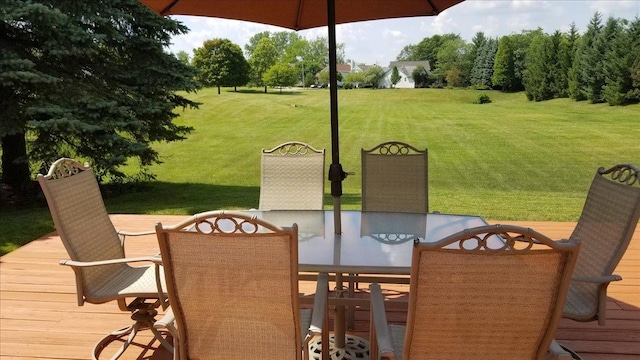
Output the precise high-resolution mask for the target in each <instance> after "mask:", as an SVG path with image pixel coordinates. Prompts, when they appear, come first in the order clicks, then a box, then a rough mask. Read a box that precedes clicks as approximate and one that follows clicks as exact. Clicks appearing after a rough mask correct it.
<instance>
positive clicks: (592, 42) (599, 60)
mask: <svg viewBox="0 0 640 360" xmlns="http://www.w3.org/2000/svg"><path fill="white" fill-rule="evenodd" d="M602 32H603V31H602V15H601V14H600V13H599V12H596V13H595V14H594V15H593V17H592V18H591V21H590V22H589V25H588V26H587V31H586V32H585V34H584V36H583V37H582V40H583V41H582V42H581V43H580V45H581V46H580V48H579V49H578V51H579V52H580V61H581V64H580V66H581V77H582V79H583V81H584V83H583V84H582V88H581V90H582V91H583V92H584V94H585V95H586V98H587V100H589V101H590V102H591V103H599V102H603V101H604V96H603V87H604V61H605V49H606V42H605V37H604V36H602V35H601V34H602Z"/></svg>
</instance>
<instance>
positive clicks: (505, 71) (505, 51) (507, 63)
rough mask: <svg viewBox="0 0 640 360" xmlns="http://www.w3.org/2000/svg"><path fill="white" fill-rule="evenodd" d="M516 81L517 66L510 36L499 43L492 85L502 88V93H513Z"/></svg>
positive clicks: (502, 38)
mask: <svg viewBox="0 0 640 360" xmlns="http://www.w3.org/2000/svg"><path fill="white" fill-rule="evenodd" d="M515 81H516V80H515V64H514V57H513V47H512V44H511V39H510V37H509V36H503V37H501V38H500V41H499V42H498V51H497V52H496V57H495V61H494V65H493V76H492V77H491V83H492V84H493V85H494V86H497V87H500V88H501V89H502V91H512V90H513V89H514V83H515Z"/></svg>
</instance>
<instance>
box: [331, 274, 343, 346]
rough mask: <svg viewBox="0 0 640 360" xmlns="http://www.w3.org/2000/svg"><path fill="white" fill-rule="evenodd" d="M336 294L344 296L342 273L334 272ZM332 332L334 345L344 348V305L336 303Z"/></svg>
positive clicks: (340, 296)
mask: <svg viewBox="0 0 640 360" xmlns="http://www.w3.org/2000/svg"><path fill="white" fill-rule="evenodd" d="M336 295H337V297H339V298H342V297H344V290H343V283H342V273H336ZM333 333H334V335H335V340H334V346H335V347H338V348H344V336H345V329H344V305H336V313H335V315H334V319H333Z"/></svg>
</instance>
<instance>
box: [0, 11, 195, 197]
mask: <svg viewBox="0 0 640 360" xmlns="http://www.w3.org/2000/svg"><path fill="white" fill-rule="evenodd" d="M0 27H1V28H2V30H0V49H1V51H0V114H1V116H2V122H1V123H0V143H2V155H3V162H2V167H3V169H2V172H3V182H6V181H7V179H10V181H11V184H10V185H12V186H16V187H20V186H21V184H25V183H28V182H29V181H30V175H31V172H30V169H29V166H28V164H29V163H32V164H33V163H36V164H37V163H40V164H47V163H50V162H52V161H53V160H55V159H57V158H59V157H61V156H67V157H75V158H78V159H80V160H87V161H89V162H90V163H91V165H92V168H93V169H94V170H95V171H96V175H97V176H98V177H99V178H104V177H108V178H111V179H116V180H118V179H122V178H124V177H126V176H127V175H126V174H124V173H122V172H121V171H120V170H119V168H120V166H121V165H123V164H125V163H127V161H129V160H130V159H135V162H136V163H138V164H140V168H139V173H138V174H137V175H139V176H142V177H152V176H153V175H152V174H150V173H149V172H148V167H149V166H150V165H152V164H155V163H159V162H160V159H159V157H158V153H157V151H156V150H154V149H153V147H152V144H153V143H155V142H157V141H175V140H181V139H184V137H185V135H186V134H187V133H188V132H189V131H190V128H189V127H187V126H183V125H177V124H175V123H174V122H173V120H174V119H175V118H176V117H178V116H179V115H178V114H177V113H175V112H174V109H175V108H176V107H193V106H197V104H196V103H194V102H193V101H191V100H188V99H187V98H185V97H184V95H183V93H182V92H179V91H194V90H196V89H197V88H198V85H197V84H196V83H195V82H194V80H193V76H194V74H195V71H194V69H193V68H191V67H190V66H188V65H186V64H184V63H182V62H181V61H180V60H178V59H177V58H176V57H175V56H173V55H172V54H170V53H168V52H165V51H164V48H165V47H166V46H168V45H169V44H170V41H171V37H172V36H173V35H179V34H184V33H186V32H187V31H188V29H187V28H186V27H184V26H183V25H181V24H180V23H179V22H177V21H175V20H172V19H171V18H167V17H161V16H158V15H157V14H155V13H154V12H153V11H151V10H150V9H149V8H148V7H146V6H144V5H142V4H141V3H139V2H138V1H136V0H103V1H86V2H85V1H58V0H39V1H37V2H33V1H29V0H4V1H3V3H2V11H0ZM7 155H8V156H7ZM16 164H18V165H21V166H20V167H19V168H17V169H16V168H14V167H13V165H16ZM25 170H26V172H25ZM16 171H18V172H17V173H16ZM25 174H26V175H27V176H26V177H25Z"/></svg>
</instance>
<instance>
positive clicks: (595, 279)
mask: <svg viewBox="0 0 640 360" xmlns="http://www.w3.org/2000/svg"><path fill="white" fill-rule="evenodd" d="M620 280H622V276H620V275H616V274H612V275H605V276H573V277H571V281H580V282H589V283H596V284H607V283H610V282H612V281H620Z"/></svg>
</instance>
